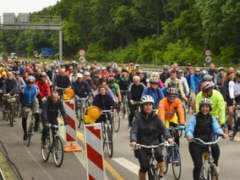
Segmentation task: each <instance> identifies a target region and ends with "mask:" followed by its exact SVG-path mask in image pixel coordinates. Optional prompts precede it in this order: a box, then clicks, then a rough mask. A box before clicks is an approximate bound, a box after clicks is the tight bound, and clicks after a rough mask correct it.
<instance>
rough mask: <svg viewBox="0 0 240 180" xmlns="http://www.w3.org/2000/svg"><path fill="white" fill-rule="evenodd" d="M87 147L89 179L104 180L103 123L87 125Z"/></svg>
mask: <svg viewBox="0 0 240 180" xmlns="http://www.w3.org/2000/svg"><path fill="white" fill-rule="evenodd" d="M84 129H85V149H86V156H87V164H88V168H87V177H88V180H104V179H105V178H104V174H105V169H104V156H103V142H102V130H101V124H100V123H96V124H89V125H85V128H84Z"/></svg>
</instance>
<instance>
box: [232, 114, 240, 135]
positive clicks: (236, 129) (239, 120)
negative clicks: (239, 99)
mask: <svg viewBox="0 0 240 180" xmlns="http://www.w3.org/2000/svg"><path fill="white" fill-rule="evenodd" d="M239 125H240V119H239V118H238V117H237V115H236V111H235V112H234V127H233V133H232V135H231V136H230V140H234V138H235V136H236V134H237V132H238V127H239Z"/></svg>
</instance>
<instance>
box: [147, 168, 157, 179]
mask: <svg viewBox="0 0 240 180" xmlns="http://www.w3.org/2000/svg"><path fill="white" fill-rule="evenodd" d="M158 179H159V177H158V168H157V167H155V166H154V165H150V167H149V170H148V180H158Z"/></svg>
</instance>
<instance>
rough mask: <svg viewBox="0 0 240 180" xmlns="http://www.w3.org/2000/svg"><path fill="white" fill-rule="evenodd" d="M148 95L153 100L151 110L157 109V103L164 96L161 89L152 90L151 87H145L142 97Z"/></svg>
mask: <svg viewBox="0 0 240 180" xmlns="http://www.w3.org/2000/svg"><path fill="white" fill-rule="evenodd" d="M145 95H150V96H152V97H153V99H154V104H153V109H158V103H159V101H160V100H161V99H163V98H164V94H163V92H162V90H161V88H157V89H153V88H151V87H145V88H144V90H143V93H142V96H145Z"/></svg>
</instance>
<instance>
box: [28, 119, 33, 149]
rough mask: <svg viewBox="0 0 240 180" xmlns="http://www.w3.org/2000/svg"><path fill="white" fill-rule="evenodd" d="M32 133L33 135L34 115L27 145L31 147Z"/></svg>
mask: <svg viewBox="0 0 240 180" xmlns="http://www.w3.org/2000/svg"><path fill="white" fill-rule="evenodd" d="M32 135H33V117H31V122H30V125H29V127H28V140H27V147H29V146H30V145H31V139H32Z"/></svg>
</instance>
